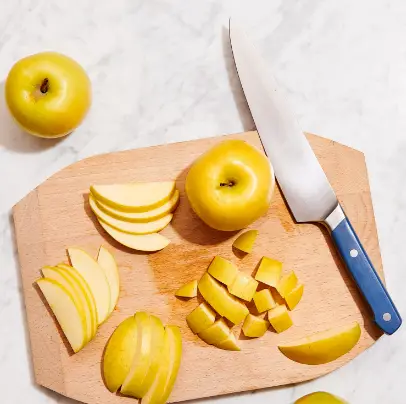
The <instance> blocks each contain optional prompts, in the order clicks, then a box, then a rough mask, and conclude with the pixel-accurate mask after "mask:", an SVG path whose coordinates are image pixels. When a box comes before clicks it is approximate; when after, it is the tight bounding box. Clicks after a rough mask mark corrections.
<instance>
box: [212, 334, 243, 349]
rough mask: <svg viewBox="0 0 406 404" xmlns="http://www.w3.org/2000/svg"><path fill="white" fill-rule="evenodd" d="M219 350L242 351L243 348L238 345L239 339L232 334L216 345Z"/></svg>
mask: <svg viewBox="0 0 406 404" xmlns="http://www.w3.org/2000/svg"><path fill="white" fill-rule="evenodd" d="M216 346H217V348H220V349H224V350H225V351H241V348H240V347H239V345H238V342H237V338H235V335H234V334H233V333H232V332H230V334H229V335H228V337H227V338H226V339H225V340H224V341H221V342H220V343H219V344H217V345H216Z"/></svg>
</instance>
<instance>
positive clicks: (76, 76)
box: [5, 52, 91, 138]
mask: <svg viewBox="0 0 406 404" xmlns="http://www.w3.org/2000/svg"><path fill="white" fill-rule="evenodd" d="M5 95H6V101H7V105H8V108H9V110H10V112H11V114H12V115H13V117H14V119H15V120H16V121H17V123H18V124H19V125H20V126H21V127H22V128H23V129H24V130H26V131H27V132H29V133H31V134H33V135H36V136H40V137H47V138H52V137H61V136H65V135H67V134H68V133H70V132H72V131H73V130H74V129H75V128H76V127H77V126H79V124H80V123H81V122H82V120H83V119H84V117H85V116H86V114H87V111H88V110H89V107H90V104H91V85H90V80H89V78H88V76H87V74H86V72H85V71H84V69H83V68H82V67H81V66H80V65H79V64H78V63H77V62H75V61H74V60H73V59H71V58H69V57H68V56H65V55H61V54H60V53H56V52H43V53H37V54H35V55H31V56H28V57H26V58H24V59H21V60H20V61H18V62H17V63H16V64H15V65H14V66H13V67H12V68H11V70H10V72H9V74H8V76H7V80H6V85H5Z"/></svg>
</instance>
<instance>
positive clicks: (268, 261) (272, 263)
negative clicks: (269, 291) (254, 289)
mask: <svg viewBox="0 0 406 404" xmlns="http://www.w3.org/2000/svg"><path fill="white" fill-rule="evenodd" d="M281 274H282V262H279V261H277V260H273V259H272V258H268V257H262V259H261V261H260V263H259V267H258V270H257V273H256V275H255V279H256V280H257V281H259V282H262V283H265V285H268V286H272V287H274V288H275V287H276V286H277V285H278V282H279V279H280V277H281Z"/></svg>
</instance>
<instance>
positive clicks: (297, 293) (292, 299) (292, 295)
mask: <svg viewBox="0 0 406 404" xmlns="http://www.w3.org/2000/svg"><path fill="white" fill-rule="evenodd" d="M303 289H304V286H303V285H302V284H300V285H297V286H296V287H295V288H294V289H292V291H291V292H289V293H288V294H287V295H286V296H285V301H286V304H287V305H288V307H289V310H293V309H294V308H295V307H296V306H297V305H298V303H299V302H300V300H301V298H302V296H303Z"/></svg>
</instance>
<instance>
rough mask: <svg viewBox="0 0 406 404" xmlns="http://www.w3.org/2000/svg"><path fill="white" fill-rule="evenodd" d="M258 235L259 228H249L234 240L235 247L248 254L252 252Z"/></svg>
mask: <svg viewBox="0 0 406 404" xmlns="http://www.w3.org/2000/svg"><path fill="white" fill-rule="evenodd" d="M257 236H258V230H248V231H246V232H244V233H242V234H240V235H239V236H238V237H237V238H236V239H235V241H234V243H233V247H235V248H237V249H238V250H240V251H242V252H245V253H247V254H249V253H251V252H252V249H253V247H254V243H255V240H256V238H257Z"/></svg>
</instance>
